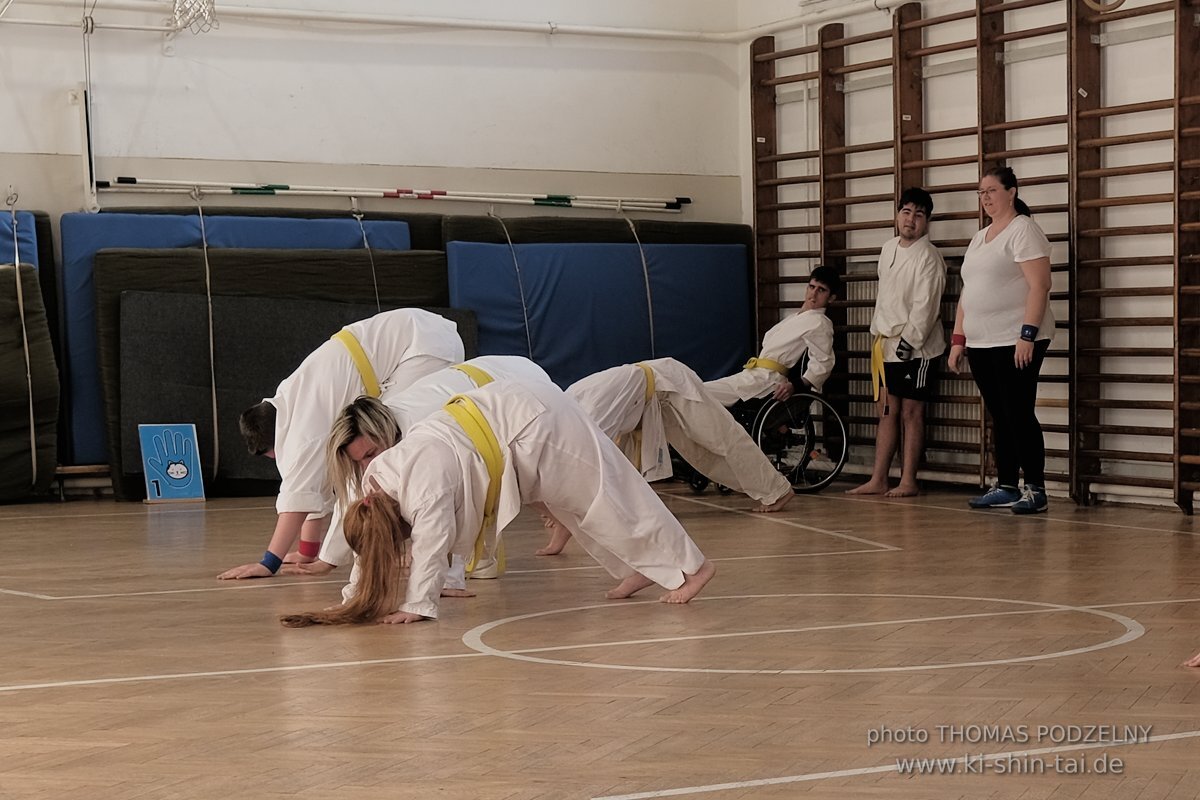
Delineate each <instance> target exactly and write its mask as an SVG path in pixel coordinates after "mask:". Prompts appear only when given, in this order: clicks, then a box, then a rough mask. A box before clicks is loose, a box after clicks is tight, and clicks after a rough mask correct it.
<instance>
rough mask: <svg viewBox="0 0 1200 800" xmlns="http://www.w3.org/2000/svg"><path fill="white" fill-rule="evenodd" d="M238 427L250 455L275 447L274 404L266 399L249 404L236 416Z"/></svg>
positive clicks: (259, 454) (260, 453) (257, 454)
mask: <svg viewBox="0 0 1200 800" xmlns="http://www.w3.org/2000/svg"><path fill="white" fill-rule="evenodd" d="M238 429H239V430H240V431H241V432H242V439H243V440H245V442H246V449H247V450H249V451H250V453H251V455H256V456H261V455H264V454H265V453H266V452H267V451H268V450H273V449H275V406H273V405H271V404H270V403H268V402H267V401H266V400H264V401H262V402H261V403H257V404H255V405H252V406H250V407H249V408H247V409H246V410H245V411H243V412H242V416H240V417H238Z"/></svg>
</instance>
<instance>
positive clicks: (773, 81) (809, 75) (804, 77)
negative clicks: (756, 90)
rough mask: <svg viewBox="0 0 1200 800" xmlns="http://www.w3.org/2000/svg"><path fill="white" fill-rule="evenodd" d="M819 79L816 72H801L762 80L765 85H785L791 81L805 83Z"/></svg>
mask: <svg viewBox="0 0 1200 800" xmlns="http://www.w3.org/2000/svg"><path fill="white" fill-rule="evenodd" d="M816 79H817V73H815V72H801V73H799V74H798V75H784V76H783V77H782V78H768V79H766V80H764V81H762V85H763V86H785V85H787V84H789V83H803V82H804V81H814V80H816Z"/></svg>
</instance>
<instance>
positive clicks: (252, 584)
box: [0, 547, 898, 600]
mask: <svg viewBox="0 0 1200 800" xmlns="http://www.w3.org/2000/svg"><path fill="white" fill-rule="evenodd" d="M897 549H898V548H895V547H892V548H871V549H869V550H832V551H829V552H822V553H772V554H767V555H761V556H728V557H726V558H713V559H711V560H712V561H720V562H725V561H756V560H763V559H772V560H774V559H780V558H822V557H824V556H845V555H858V554H862V553H887V552H890V551H893V550H897ZM599 569H603V567H601V566H600V565H599V564H591V565H588V566H583V567H543V568H542V569H510V570H506V571H505V573H504V574H506V575H537V574H539V573H543V572H594V571H596V570H599ZM329 583H345V581H343V580H340V579H339V580H328V581H296V582H292V583H275V582H273V581H268V580H265V579H263V580H254V581H241V582H238V583H237V584H236V585H233V586H212V587H206V588H197V589H162V590H158V591H145V592H109V593H107V594H63V595H53V594H37V593H36V592H22V591H18V590H17V589H3V588H0V594H11V595H15V596H16V597H30V598H33V599H35V600H98V599H106V598H113V597H144V596H151V595H163V594H194V593H197V592H228V591H234V590H242V589H274V588H278V587H284V586H319V585H322V584H329Z"/></svg>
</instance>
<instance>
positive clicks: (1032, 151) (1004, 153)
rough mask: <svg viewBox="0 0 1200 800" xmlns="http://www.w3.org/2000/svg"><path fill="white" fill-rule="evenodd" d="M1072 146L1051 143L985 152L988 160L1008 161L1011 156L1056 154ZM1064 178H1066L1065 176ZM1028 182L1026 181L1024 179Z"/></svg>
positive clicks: (1025, 156)
mask: <svg viewBox="0 0 1200 800" xmlns="http://www.w3.org/2000/svg"><path fill="white" fill-rule="evenodd" d="M1069 150H1070V148H1069V147H1068V146H1067V145H1065V144H1050V145H1044V146H1042V147H1020V148H1017V149H1015V150H999V151H997V152H995V153H984V154H983V157H984V158H985V159H986V160H988V161H1007V160H1008V159H1010V158H1027V157H1029V156H1056V155H1060V154H1062V153H1066V152H1068V151H1069ZM1063 180H1066V178H1065V177H1064V178H1063ZM1022 183H1026V181H1022Z"/></svg>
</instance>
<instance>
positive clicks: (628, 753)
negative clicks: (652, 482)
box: [0, 484, 1200, 800]
mask: <svg viewBox="0 0 1200 800" xmlns="http://www.w3.org/2000/svg"><path fill="white" fill-rule="evenodd" d="M841 488H845V487H833V488H832V489H830V490H827V491H826V492H825V493H824V494H822V495H820V496H816V497H803V496H802V497H798V498H797V499H796V501H795V502H794V503H793V504H792V505H791V506H789V508H788V509H787V510H786V511H785V512H784V513H782V514H779V515H773V516H770V517H764V516H760V515H757V514H749V513H746V509H747V508H748V507H749V506H750V505H751V503H750V501H749V500H747V499H746V498H744V497H739V496H730V497H725V496H721V495H719V494H717V493H715V492H713V491H709V492H708V493H706V494H704V495H700V496H697V495H693V494H692V493H691V492H690V490H689V489H687V488H686V487H685V486H683V485H682V484H668V485H667V486H666V487H665V489H664V490H663V495H664V499H665V501H666V502H667V504H668V505H669V506H670V508H671V510H672V511H674V512H675V513H676V514H677V515H678V516H679V518H680V519H681V520H682V521H683V523H684V525H685V526H686V527H687V528H688V529H689V530H690V531H691V533H692V534H693V536H694V537H695V539H696V540H697V542H698V543H699V544H700V546H701V548H702V549H703V550H704V551H705V552H706V554H707V555H708V556H709V557H710V558H712V559H713V560H714V561H715V563H716V565H717V568H718V573H717V576H716V578H715V579H714V580H713V582H712V583H710V584H709V586H708V587H707V589H706V591H705V593H704V594H702V595H701V597H700V598H699V599H698V600H697V601H695V602H693V603H692V604H691V605H689V606H684V607H672V606H666V605H661V604H658V603H656V602H653V600H654V599H655V598H656V597H657V593H656V592H655V591H653V590H650V591H647V592H646V593H645V594H646V595H647V597H646V598H644V599H635V600H633V601H625V602H606V601H605V600H604V599H603V592H604V590H605V589H606V588H607V587H608V586H609V585H610V584H611V583H612V582H613V581H611V579H609V578H608V576H607V575H605V574H603V573H602V572H601V571H600V570H599V569H598V568H596V567H595V566H594V565H593V564H592V562H591V561H590V560H589V559H588V558H587V557H586V556H585V555H583V554H582V553H581V551H580V550H579V549H578V548H577V547H576V546H574V545H569V546H568V551H567V553H565V554H564V555H563V556H560V557H558V558H537V557H534V556H533V555H532V553H533V550H534V549H535V548H536V547H538V546H540V544H541V543H542V540H543V533H542V531H541V528H540V524H539V522H538V520H537V518H536V517H534V516H533V515H529V514H527V515H525V516H523V517H522V518H521V519H520V520H519V521H518V522H517V523H516V524H515V525H514V527H513V528H512V529H510V531H509V533H508V534H506V536H507V542H508V553H509V568H510V572H509V574H508V575H506V576H505V577H503V578H502V579H500V580H497V581H473V582H472V583H471V586H472V588H473V589H475V590H476V591H477V592H478V597H477V598H474V599H471V600H450V599H447V600H445V601H443V610H442V615H443V616H442V619H441V620H440V621H438V622H424V623H420V624H416V625H410V626H395V627H390V626H361V627H355V628H337V629H328V628H310V629H306V630H288V629H284V628H282V627H281V626H280V625H279V623H278V621H277V616H278V615H279V614H280V613H285V612H290V611H296V610H302V609H314V608H321V607H323V606H326V605H330V604H332V603H333V602H335V600H336V598H337V592H338V589H339V586H340V584H341V576H339V575H338V573H334V574H333V575H331V576H328V577H327V578H310V579H299V578H275V579H271V580H263V581H251V582H245V583H237V584H233V583H218V582H217V581H216V580H214V576H215V575H216V574H217V572H219V571H220V570H222V569H224V568H226V567H229V566H232V565H234V564H236V563H241V562H244V561H247V560H251V559H252V558H253V557H255V556H257V555H258V554H259V553H261V551H262V549H263V546H264V544H265V542H266V540H267V538H268V536H269V532H270V529H271V525H272V522H273V511H272V508H271V503H270V501H269V500H265V499H263V500H255V499H248V500H247V499H243V500H230V499H224V500H215V501H210V502H209V503H207V504H206V505H191V506H169V507H164V506H158V507H147V506H142V505H135V504H117V503H113V502H107V501H97V502H90V501H87V502H84V501H76V502H68V503H65V504H45V505H19V506H7V507H3V508H0V547H2V548H3V549H2V552H3V560H2V561H0V609H2V614H0V647H2V651H0V798H3V799H4V800H23V799H24V798H54V799H55V800H65V799H67V798H80V800H83V799H85V798H86V800H105V799H107V798H121V799H122V800H124V799H125V798H147V799H150V798H154V799H155V800H157V799H158V798H204V799H208V798H217V799H219V800H232V799H233V798H288V799H289V800H293V799H301V800H307V799H308V798H314V799H316V798H319V799H320V800H342V799H345V800H359V799H360V798H361V799H362V800H367V798H370V800H380V799H381V798H414V799H415V798H421V799H422V800H423V799H424V798H454V799H457V798H464V799H469V800H474V799H475V798H480V799H487V800H493V799H494V800H518V799H525V800H533V799H534V798H544V799H545V800H558V799H559V798H607V800H613V798H655V797H684V798H700V799H701V800H703V799H705V798H711V800H733V798H755V799H756V800H760V799H761V800H781V799H782V798H795V797H817V798H870V797H883V796H887V797H889V798H898V799H900V800H908V799H910V798H911V799H912V800H918V799H922V800H923V799H924V798H971V799H972V800H975V799H976V798H997V799H999V798H1014V799H1015V798H1022V799H1029V798H1088V800H1092V799H1093V798H1108V797H1120V798H1139V799H1140V800H1151V799H1152V798H1188V799H1189V800H1191V798H1196V797H1198V796H1200V757H1198V756H1200V670H1189V669H1186V668H1183V667H1181V666H1180V662H1181V661H1183V660H1184V659H1185V658H1186V657H1188V656H1189V655H1191V654H1192V653H1193V652H1195V651H1196V650H1200V536H1198V534H1200V530H1198V528H1197V525H1196V523H1195V522H1194V521H1193V520H1192V519H1188V518H1186V517H1184V516H1182V515H1180V514H1179V513H1177V512H1174V511H1171V510H1166V509H1163V510H1146V509H1144V508H1131V507H1122V508H1118V507H1101V508H1095V509H1076V508H1075V507H1074V506H1072V505H1071V504H1070V503H1069V502H1067V501H1065V500H1056V501H1052V505H1051V511H1050V513H1049V514H1048V515H1042V516H1038V517H1035V518H1017V517H1014V516H1013V515H1011V514H1010V513H1008V512H1007V511H994V512H976V511H969V510H968V509H967V508H966V506H965V499H966V496H967V495H966V493H965V492H952V491H938V492H933V493H930V494H927V495H925V496H922V497H920V498H915V499H912V500H884V499H858V498H850V497H846V496H845V495H843V494H842V493H841V491H840V489H841ZM1099 726H1110V727H1108V728H1101V727H1099ZM1114 739H1117V740H1120V741H1116V742H1114V741H1113V740H1114ZM906 740H907V741H906ZM901 758H914V759H937V758H945V759H947V760H946V761H940V762H933V761H929V762H923V764H922V765H921V766H920V767H917V766H912V765H911V764H910V765H907V766H906V765H905V764H901V763H900V762H899V761H898V759H901ZM917 769H925V770H927V771H933V772H936V773H952V774H923V775H917V774H905V773H912V772H913V771H915V770H917ZM1078 773H1083V774H1078Z"/></svg>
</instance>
